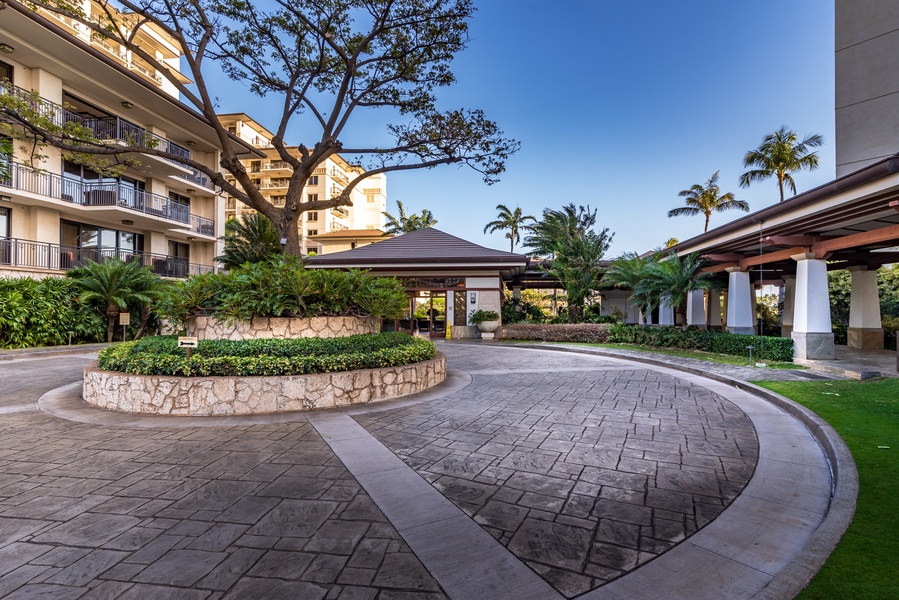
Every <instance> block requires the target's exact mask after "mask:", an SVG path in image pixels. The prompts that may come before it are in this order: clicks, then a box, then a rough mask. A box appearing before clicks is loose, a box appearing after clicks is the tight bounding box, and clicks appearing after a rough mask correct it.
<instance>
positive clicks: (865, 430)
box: [756, 379, 899, 600]
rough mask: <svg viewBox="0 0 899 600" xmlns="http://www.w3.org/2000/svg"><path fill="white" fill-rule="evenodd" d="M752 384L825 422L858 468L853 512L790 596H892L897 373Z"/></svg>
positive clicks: (897, 564)
mask: <svg viewBox="0 0 899 600" xmlns="http://www.w3.org/2000/svg"><path fill="white" fill-rule="evenodd" d="M756 383H758V384H759V385H762V386H764V387H766V388H768V389H770V390H773V391H775V392H777V393H779V394H782V395H784V396H786V397H787V398H790V399H791V400H795V401H796V402H799V403H800V404H802V405H804V406H806V407H808V408H810V409H811V410H813V411H815V412H816V413H817V414H818V415H819V416H820V417H821V418H823V419H824V420H825V421H827V422H828V423H830V424H831V425H832V426H833V428H834V429H836V430H837V432H838V433H839V434H840V436H841V437H842V438H843V440H845V442H846V444H847V445H848V446H849V449H850V450H851V451H852V456H853V458H854V459H855V464H856V466H857V467H858V476H859V498H858V507H857V509H856V513H855V518H854V519H853V521H852V524H851V525H850V526H849V529H848V530H847V531H846V533H845V534H844V535H843V538H842V539H841V540H840V543H839V545H838V546H837V548H836V550H835V551H834V553H833V554H832V555H831V556H830V558H829V559H828V560H827V562H826V563H825V565H824V567H823V568H822V569H821V571H820V572H819V573H818V575H817V576H815V578H814V579H813V580H812V582H811V584H809V586H808V587H807V588H806V589H805V590H804V591H803V592H802V593H801V594H800V595H799V596H797V598H799V599H801V600H812V599H814V600H817V599H819V598H820V599H831V598H842V599H845V600H849V599H855V598H859V599H861V598H864V599H865V600H872V599H877V598H884V599H887V598H899V379H885V380H878V381H864V382H862V381H831V382H827V383H825V382H804V381H803V382H794V381H765V382H756ZM881 446H888V448H881Z"/></svg>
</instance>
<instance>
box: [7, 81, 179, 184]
mask: <svg viewBox="0 0 899 600" xmlns="http://www.w3.org/2000/svg"><path fill="white" fill-rule="evenodd" d="M0 94H3V95H7V96H17V97H18V98H19V99H21V100H24V101H26V102H29V103H30V104H31V108H32V109H34V110H37V111H38V112H39V113H40V114H41V115H42V116H44V117H47V118H49V119H50V120H51V122H52V123H53V124H54V125H57V126H59V127H62V126H64V125H65V124H66V123H78V124H79V125H81V126H83V127H86V128H88V129H90V130H91V133H92V134H93V135H94V136H95V137H96V138H98V139H100V140H104V141H116V142H119V143H121V144H125V145H128V146H138V147H140V148H147V149H155V150H161V151H163V152H168V153H169V154H174V155H175V156H179V157H181V158H185V159H189V158H190V150H188V149H187V148H184V147H182V146H179V145H178V144H176V143H174V142H172V141H171V140H168V139H166V138H164V137H162V136H159V135H156V134H155V133H150V132H149V131H147V130H146V129H144V128H143V127H141V126H139V125H135V124H134V123H131V122H130V121H126V120H125V119H122V118H120V117H103V118H99V117H85V116H82V115H78V114H75V113H73V112H72V111H70V110H67V109H66V108H64V107H62V106H60V105H59V104H56V103H54V102H50V101H49V100H44V99H38V100H36V99H35V97H34V93H33V92H30V91H28V90H26V89H23V88H20V87H18V86H15V85H12V84H11V83H9V82H0ZM140 156H142V157H146V156H148V155H146V154H141V155H140ZM153 158H154V159H156V160H162V161H165V162H167V163H169V164H174V165H178V168H179V169H183V170H187V167H185V166H183V165H181V164H180V163H178V162H177V161H175V160H169V159H165V158H161V157H155V156H154V157H153Z"/></svg>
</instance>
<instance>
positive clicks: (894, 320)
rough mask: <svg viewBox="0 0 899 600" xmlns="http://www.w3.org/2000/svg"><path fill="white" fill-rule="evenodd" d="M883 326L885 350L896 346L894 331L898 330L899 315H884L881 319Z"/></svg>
mask: <svg viewBox="0 0 899 600" xmlns="http://www.w3.org/2000/svg"><path fill="white" fill-rule="evenodd" d="M881 323H882V326H883V347H884V348H886V349H887V350H894V349H895V348H896V331H897V330H899V317H884V318H883V319H882V321H881Z"/></svg>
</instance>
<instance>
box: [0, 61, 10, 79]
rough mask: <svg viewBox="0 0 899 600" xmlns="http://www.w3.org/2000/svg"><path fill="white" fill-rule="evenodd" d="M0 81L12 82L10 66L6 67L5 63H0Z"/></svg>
mask: <svg viewBox="0 0 899 600" xmlns="http://www.w3.org/2000/svg"><path fill="white" fill-rule="evenodd" d="M0 79H8V80H9V81H12V80H13V78H12V65H8V64H6V63H5V62H0Z"/></svg>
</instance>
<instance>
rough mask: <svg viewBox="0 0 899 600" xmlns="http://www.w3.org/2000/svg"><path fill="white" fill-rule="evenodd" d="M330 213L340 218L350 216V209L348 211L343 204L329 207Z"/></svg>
mask: <svg viewBox="0 0 899 600" xmlns="http://www.w3.org/2000/svg"><path fill="white" fill-rule="evenodd" d="M331 214H332V215H334V216H335V217H339V218H341V219H348V218H350V211H348V210H347V209H346V207H345V206H333V207H331Z"/></svg>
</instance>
